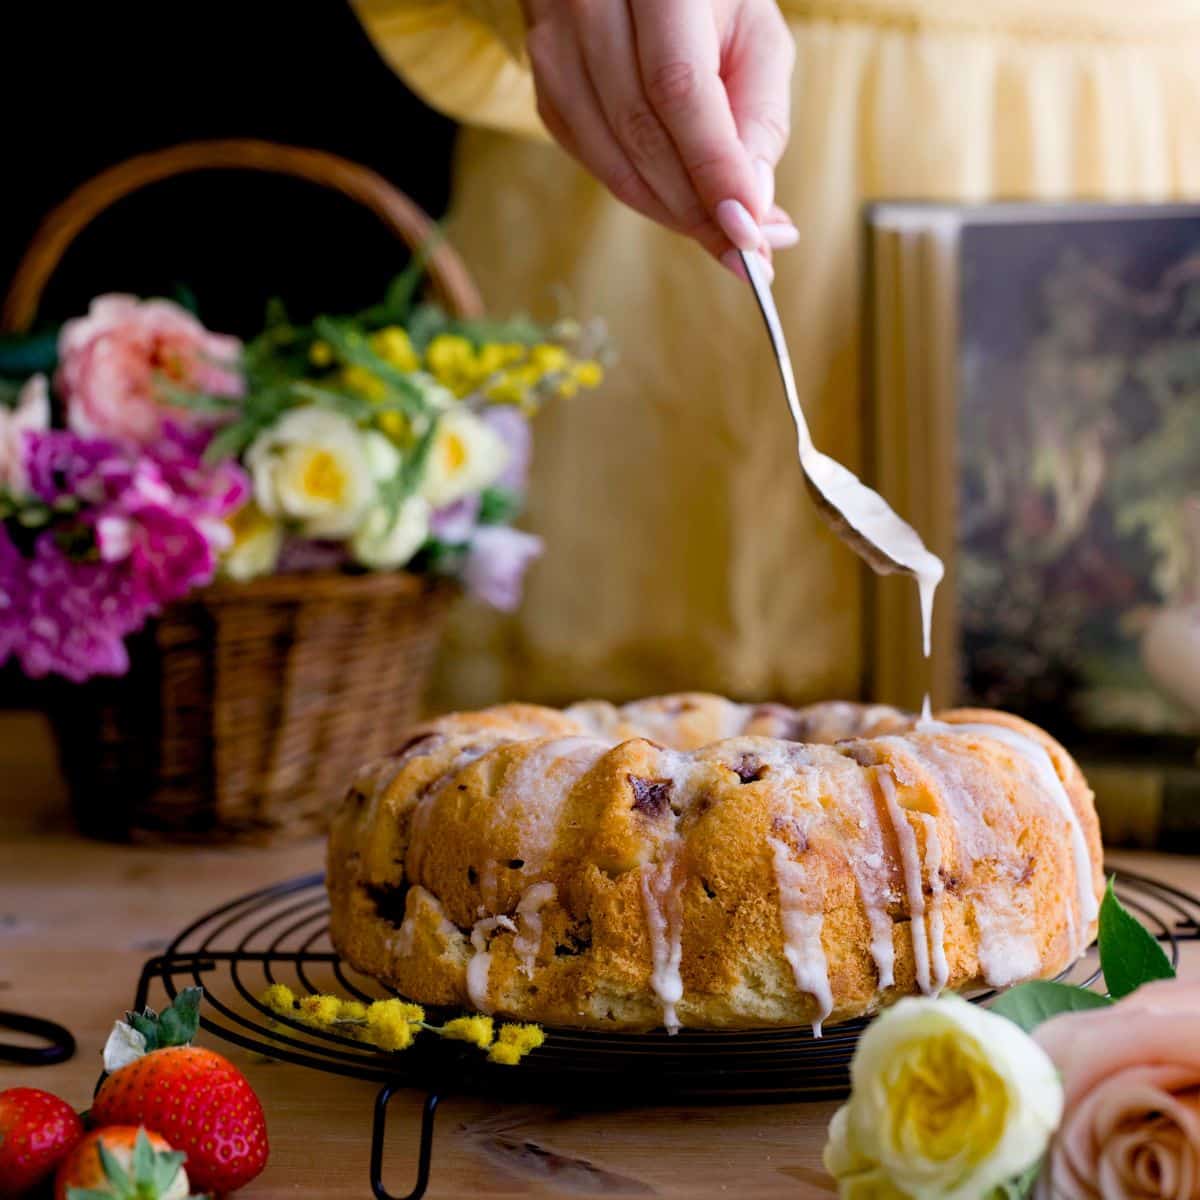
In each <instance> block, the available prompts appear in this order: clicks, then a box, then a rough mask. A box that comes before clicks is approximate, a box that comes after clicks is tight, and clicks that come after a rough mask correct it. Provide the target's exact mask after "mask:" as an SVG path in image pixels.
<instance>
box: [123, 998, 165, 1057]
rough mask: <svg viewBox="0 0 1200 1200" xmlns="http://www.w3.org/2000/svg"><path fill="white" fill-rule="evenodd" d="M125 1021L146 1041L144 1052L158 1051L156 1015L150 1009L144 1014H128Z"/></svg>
mask: <svg viewBox="0 0 1200 1200" xmlns="http://www.w3.org/2000/svg"><path fill="white" fill-rule="evenodd" d="M125 1020H126V1021H128V1022H129V1024H130V1025H132V1026H133V1027H134V1029H136V1030H137V1031H138V1033H140V1034H141V1035H142V1037H143V1038H145V1039H146V1052H147V1053H149V1052H150V1051H151V1050H157V1049H158V1013H156V1012H155V1011H154V1009H152V1008H147V1009H146V1011H145V1012H140V1013H135V1012H128V1013H126V1014H125Z"/></svg>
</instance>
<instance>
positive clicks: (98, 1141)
mask: <svg viewBox="0 0 1200 1200" xmlns="http://www.w3.org/2000/svg"><path fill="white" fill-rule="evenodd" d="M80 1192H83V1193H84V1194H85V1195H87V1196H88V1197H89V1198H90V1197H99V1196H112V1197H114V1200H185V1197H186V1196H187V1195H188V1177H187V1172H186V1171H185V1170H184V1169H183V1155H182V1154H177V1153H175V1152H174V1151H172V1149H171V1147H170V1146H168V1145H167V1142H166V1139H165V1138H161V1137H159V1136H158V1134H157V1133H150V1132H149V1131H148V1130H145V1129H140V1128H137V1127H136V1126H133V1125H109V1126H107V1127H106V1128H104V1129H97V1130H96V1131H95V1132H94V1133H89V1134H88V1135H87V1137H85V1138H84V1139H83V1141H81V1142H80V1143H79V1145H78V1146H76V1147H75V1149H74V1151H73V1152H72V1153H71V1156H70V1157H69V1158H68V1159H67V1160H66V1161H65V1162H64V1163H63V1164H62V1166H61V1167H59V1168H58V1175H57V1176H56V1177H55V1180H54V1200H77V1198H78V1196H79V1194H80Z"/></svg>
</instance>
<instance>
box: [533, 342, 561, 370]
mask: <svg viewBox="0 0 1200 1200" xmlns="http://www.w3.org/2000/svg"><path fill="white" fill-rule="evenodd" d="M529 361H530V362H531V363H532V364H533V365H534V366H535V367H536V368H537V369H538V370H539V371H541V372H542V373H543V374H545V375H553V374H555V373H556V372H558V371H564V370H566V368H567V363H568V361H569V355H568V354H567V352H566V351H565V350H564V349H563V348H562V347H561V346H556V345H554V343H553V342H539V343H538V344H537V345H536V346H534V347H533V349H532V350H530V351H529Z"/></svg>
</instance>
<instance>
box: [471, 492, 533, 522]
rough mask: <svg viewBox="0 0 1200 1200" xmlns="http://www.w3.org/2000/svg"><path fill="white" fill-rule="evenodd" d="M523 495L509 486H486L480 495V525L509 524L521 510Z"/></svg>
mask: <svg viewBox="0 0 1200 1200" xmlns="http://www.w3.org/2000/svg"><path fill="white" fill-rule="evenodd" d="M522 499H523V498H522V496H521V494H520V493H519V492H514V491H510V490H509V489H508V488H498V487H492V488H485V489H484V490H483V492H482V494H481V495H480V497H479V523H480V525H507V524H508V523H509V522H510V521H514V520H516V518H517V517H518V516H519V515H520V512H521V503H522Z"/></svg>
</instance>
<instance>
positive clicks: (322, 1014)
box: [300, 996, 342, 1025]
mask: <svg viewBox="0 0 1200 1200" xmlns="http://www.w3.org/2000/svg"><path fill="white" fill-rule="evenodd" d="M300 1011H301V1012H302V1013H303V1014H304V1016H305V1017H307V1018H308V1020H310V1021H311V1022H312V1023H313V1024H314V1025H332V1024H333V1023H334V1021H336V1020H337V1019H338V1016H339V1014H340V1013H341V1011H342V1002H341V1001H340V1000H339V999H338V998H337V997H336V996H304V997H302V998H301V1000H300Z"/></svg>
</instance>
